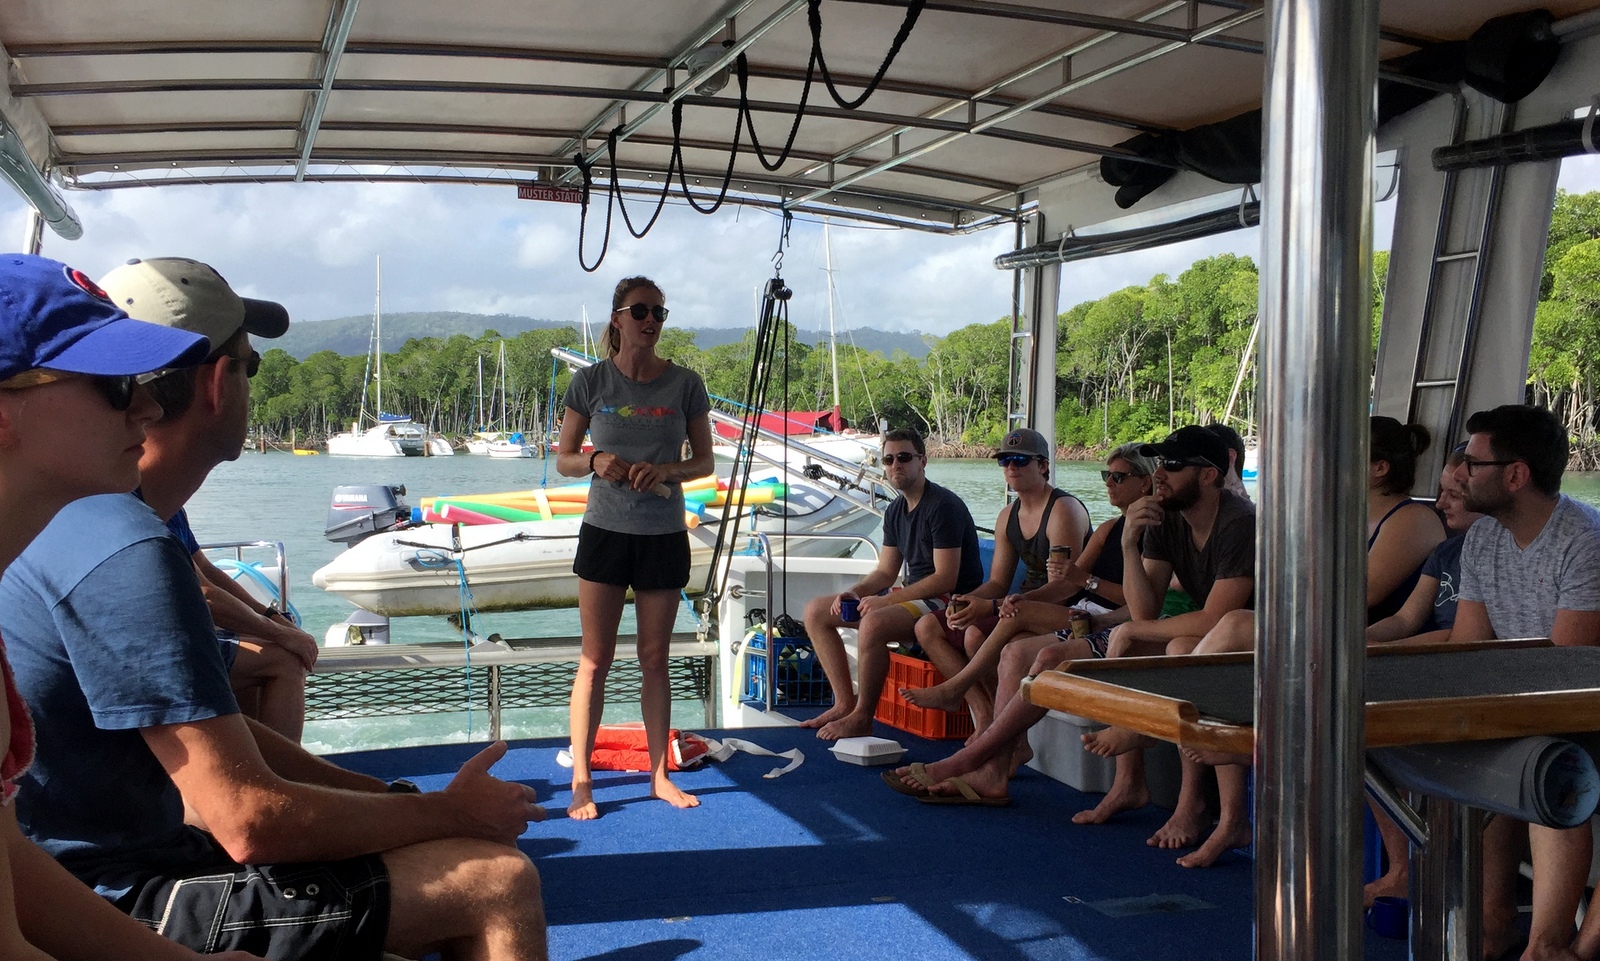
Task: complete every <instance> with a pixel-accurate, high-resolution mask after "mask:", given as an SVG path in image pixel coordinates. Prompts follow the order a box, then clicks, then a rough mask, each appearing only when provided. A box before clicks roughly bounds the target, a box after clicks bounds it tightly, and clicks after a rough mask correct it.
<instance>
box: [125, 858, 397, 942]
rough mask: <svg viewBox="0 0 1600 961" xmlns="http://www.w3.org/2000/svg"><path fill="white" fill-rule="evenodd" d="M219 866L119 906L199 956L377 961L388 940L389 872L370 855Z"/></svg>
mask: <svg viewBox="0 0 1600 961" xmlns="http://www.w3.org/2000/svg"><path fill="white" fill-rule="evenodd" d="M218 855H219V858H218V860H217V861H216V862H213V863H212V864H209V865H200V866H197V867H194V868H190V869H187V870H182V871H178V872H175V873H173V874H169V875H165V876H158V877H154V878H151V879H150V880H148V881H146V882H144V884H142V885H135V886H134V888H133V890H132V891H129V892H128V893H127V894H126V895H124V896H123V898H122V899H121V901H120V902H119V904H118V906H119V907H121V908H122V910H124V911H126V912H127V913H128V915H129V916H131V917H132V918H133V919H134V920H136V921H141V922H143V923H144V924H145V925H147V926H148V927H150V928H152V929H153V930H155V932H156V933H157V934H160V935H162V936H164V937H166V938H169V939H171V940H173V941H176V942H178V943H179V944H182V945H184V946H185V947H188V948H190V949H192V950H194V951H198V952H200V953H201V954H215V953H217V952H219V951H248V952H250V953H251V954H256V955H260V956H261V957H263V958H286V959H287V958H295V959H301V961H324V959H326V961H368V959H370V961H377V959H379V958H381V957H382V956H383V942H384V939H385V938H386V937H387V936H388V933H389V872H388V870H387V869H386V868H385V867H384V865H383V858H382V857H380V856H379V855H376V854H369V855H366V856H364V857H359V858H349V859H347V860H344V861H327V862H322V863H317V864H268V865H241V864H235V863H233V862H232V861H231V860H229V859H228V858H227V855H225V854H223V853H222V852H221V849H220V848H219V849H218Z"/></svg>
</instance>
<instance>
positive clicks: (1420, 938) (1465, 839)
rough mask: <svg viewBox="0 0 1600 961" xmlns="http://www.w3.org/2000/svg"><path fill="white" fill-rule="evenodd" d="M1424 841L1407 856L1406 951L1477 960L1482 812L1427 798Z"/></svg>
mask: <svg viewBox="0 0 1600 961" xmlns="http://www.w3.org/2000/svg"><path fill="white" fill-rule="evenodd" d="M1427 803H1428V814H1427V819H1428V843H1427V844H1426V845H1424V846H1423V847H1422V848H1421V849H1420V850H1415V849H1414V851H1415V853H1414V854H1413V855H1412V869H1413V870H1412V872H1411V877H1412V879H1413V882H1412V885H1413V886H1412V890H1413V892H1414V893H1415V895H1416V897H1415V899H1414V900H1413V902H1412V909H1411V956H1412V957H1413V958H1418V959H1428V961H1478V959H1479V958H1481V957H1482V956H1483V948H1482V947H1481V945H1480V941H1481V937H1480V935H1481V933H1482V929H1483V820H1484V815H1483V811H1481V810H1479V809H1478V808H1474V807H1468V806H1467V805H1465V804H1457V803H1455V802H1454V801H1446V800H1444V799H1443V798H1436V797H1430V798H1428V802H1427Z"/></svg>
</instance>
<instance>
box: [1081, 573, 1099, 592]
mask: <svg viewBox="0 0 1600 961" xmlns="http://www.w3.org/2000/svg"><path fill="white" fill-rule="evenodd" d="M1083 589H1084V590H1086V591H1088V592H1089V593H1090V594H1094V593H1096V592H1098V591H1099V590H1100V578H1098V577H1095V576H1094V575H1093V574H1090V575H1089V576H1088V577H1086V578H1084V579H1083Z"/></svg>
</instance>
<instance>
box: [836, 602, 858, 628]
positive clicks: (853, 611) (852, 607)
mask: <svg viewBox="0 0 1600 961" xmlns="http://www.w3.org/2000/svg"><path fill="white" fill-rule="evenodd" d="M839 620H841V621H844V622H845V623H846V624H854V623H855V622H856V621H859V620H861V601H860V600H858V599H856V598H854V597H845V598H841V599H840V600H839Z"/></svg>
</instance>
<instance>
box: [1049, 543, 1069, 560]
mask: <svg viewBox="0 0 1600 961" xmlns="http://www.w3.org/2000/svg"><path fill="white" fill-rule="evenodd" d="M1050 556H1051V557H1053V558H1055V559H1056V560H1061V561H1064V560H1066V559H1067V558H1069V557H1071V556H1072V548H1070V547H1068V546H1067V545H1065V544H1054V545H1052V546H1051V547H1050Z"/></svg>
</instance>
